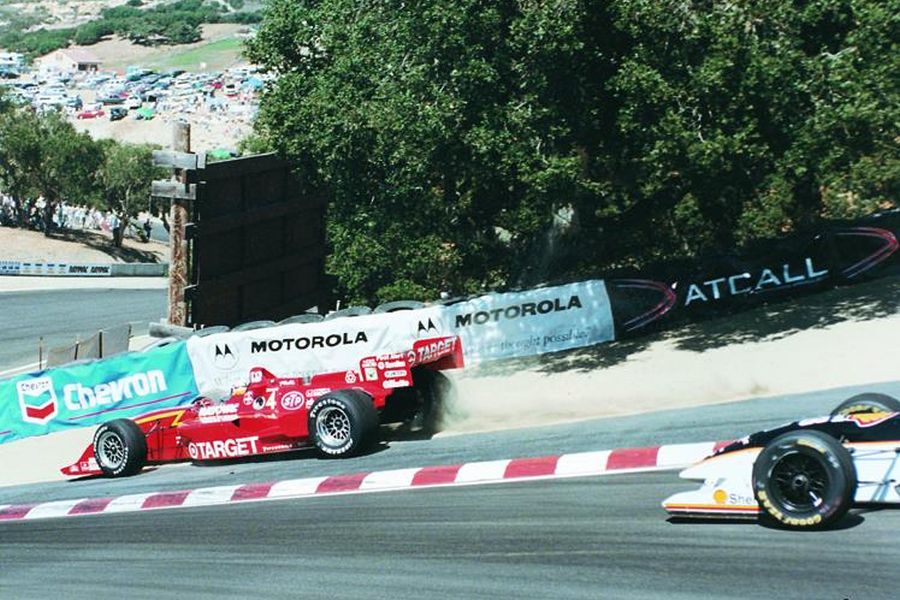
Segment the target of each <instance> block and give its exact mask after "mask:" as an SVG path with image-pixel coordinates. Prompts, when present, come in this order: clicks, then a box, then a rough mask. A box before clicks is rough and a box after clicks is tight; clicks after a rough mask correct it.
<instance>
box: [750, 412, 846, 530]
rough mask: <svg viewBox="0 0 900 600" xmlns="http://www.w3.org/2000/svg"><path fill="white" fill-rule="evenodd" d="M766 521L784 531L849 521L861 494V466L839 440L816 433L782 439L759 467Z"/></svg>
mask: <svg viewBox="0 0 900 600" xmlns="http://www.w3.org/2000/svg"><path fill="white" fill-rule="evenodd" d="M753 493H754V496H756V501H757V502H758V503H759V506H760V508H761V510H762V512H761V513H760V514H761V518H762V519H764V520H765V519H770V520H772V521H774V522H775V523H777V524H779V525H782V526H784V527H789V528H793V529H811V528H821V527H827V526H829V525H832V524H834V523H835V522H837V521H838V520H839V519H840V518H841V517H843V516H844V515H845V514H846V513H847V510H849V508H850V504H851V503H852V502H853V496H854V495H855V493H856V467H855V466H854V464H853V458H852V457H851V456H850V453H849V452H848V451H847V449H846V448H844V447H843V446H842V445H841V443H840V442H838V441H837V440H836V439H834V438H833V437H831V436H830V435H827V434H825V433H822V432H820V431H815V430H803V431H791V432H788V433H785V434H783V435H780V436H778V437H777V438H775V439H774V440H772V441H771V442H769V444H768V445H766V447H765V448H763V450H762V452H760V453H759V456H758V457H757V458H756V462H755V463H754V464H753Z"/></svg>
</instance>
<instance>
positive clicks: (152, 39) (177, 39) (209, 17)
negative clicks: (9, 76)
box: [0, 0, 260, 57]
mask: <svg viewBox="0 0 900 600" xmlns="http://www.w3.org/2000/svg"><path fill="white" fill-rule="evenodd" d="M143 6H144V4H143V2H141V1H140V0H129V1H128V2H126V3H125V4H123V5H120V6H115V7H112V8H104V9H103V10H101V11H100V18H99V19H97V20H94V21H90V22H88V23H84V24H83V25H80V26H78V27H77V28H65V29H43V28H41V29H36V30H33V29H32V27H33V26H34V25H37V24H39V23H40V20H38V19H36V18H35V17H32V16H28V15H20V14H16V13H10V12H7V11H3V12H0V21H2V22H5V23H6V25H5V26H4V27H2V29H0V47H2V48H5V49H7V50H11V51H15V52H23V53H25V54H28V55H29V56H30V57H35V56H41V55H43V54H47V53H49V52H52V51H54V50H58V49H60V48H65V47H66V46H68V45H69V44H71V43H75V44H80V45H91V44H96V43H97V42H99V41H100V40H101V39H103V38H104V37H105V36H108V35H112V34H116V35H120V36H122V37H124V38H126V39H128V40H131V41H132V42H135V43H138V44H144V45H159V44H186V43H191V42H196V41H198V40H199V39H200V37H201V36H200V25H202V24H203V23H220V22H229V23H256V22H258V21H259V20H260V15H259V13H258V12H234V11H233V10H229V9H228V8H226V7H225V6H223V5H222V4H221V3H219V2H217V1H204V0H179V1H177V2H170V3H163V4H157V5H155V6H153V7H150V8H143ZM234 8H240V7H237V6H235V7H234Z"/></svg>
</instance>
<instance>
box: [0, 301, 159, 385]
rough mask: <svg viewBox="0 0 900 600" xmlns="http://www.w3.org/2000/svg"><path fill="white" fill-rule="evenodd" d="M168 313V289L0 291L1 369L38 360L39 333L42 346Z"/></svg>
mask: <svg viewBox="0 0 900 600" xmlns="http://www.w3.org/2000/svg"><path fill="white" fill-rule="evenodd" d="M165 314H166V291H165V290H160V289H155V290H123V289H89V290H53V291H29V292H4V293H2V294H0V331H2V342H3V343H2V344H0V371H2V370H3V369H6V368H10V367H16V366H19V365H24V364H30V363H36V362H37V360H38V339H39V338H41V337H43V338H44V347H45V348H46V347H50V346H54V345H65V344H71V343H72V342H74V341H75V339H76V338H80V339H84V338H86V337H88V336H91V335H94V334H95V333H97V331H99V330H100V329H104V328H106V327H112V326H116V325H121V324H123V323H133V324H134V327H135V328H136V329H135V331H136V332H138V333H140V332H143V331H146V329H147V324H148V323H149V322H150V321H155V320H158V319H159V318H160V317H163V316H165Z"/></svg>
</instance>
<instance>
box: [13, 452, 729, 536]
mask: <svg viewBox="0 0 900 600" xmlns="http://www.w3.org/2000/svg"><path fill="white" fill-rule="evenodd" d="M723 444H724V443H723V442H702V443H697V444H671V445H665V446H649V447H645V448H620V449H617V450H602V451H599V452H581V453H577V454H561V455H556V456H540V457H534V458H515V459H506V460H491V461H486V462H471V463H465V464H460V465H441V466H432V467H420V468H412V469H397V470H392V471H374V472H370V473H355V474H352V475H332V476H327V477H307V478H304V479H288V480H285V481H275V482H268V483H251V484H243V485H225V486H218V487H208V488H199V489H196V490H181V491H175V492H151V493H144V494H130V495H127V496H118V497H111V498H78V499H76V500H59V501H55V502H43V503H35V504H14V505H0V521H21V520H33V519H50V518H60V517H75V516H80V515H92V514H101V513H103V514H106V513H124V512H137V511H145V510H158V509H163V508H182V507H191V506H217V505H223V504H232V503H237V502H250V501H260V500H285V499H291V498H304V497H310V496H327V495H334V494H360V493H369V492H387V491H397V490H410V489H417V488H428V487H442V486H461V485H481V484H490V483H503V482H511V481H527V480H536V479H557V478H563V477H584V476H589V475H604V474H613V473H627V472H637V471H662V470H670V469H677V468H683V467H687V466H689V465H692V464H694V463H695V462H697V461H699V460H701V459H703V458H705V457H706V456H708V455H710V454H712V452H713V451H714V450H716V449H717V448H719V447H721V446H722V445H723Z"/></svg>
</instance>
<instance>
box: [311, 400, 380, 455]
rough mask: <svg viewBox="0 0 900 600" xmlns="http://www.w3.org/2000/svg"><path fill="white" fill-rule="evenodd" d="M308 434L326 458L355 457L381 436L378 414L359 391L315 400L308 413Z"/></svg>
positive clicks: (370, 402) (370, 401)
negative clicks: (354, 455)
mask: <svg viewBox="0 0 900 600" xmlns="http://www.w3.org/2000/svg"><path fill="white" fill-rule="evenodd" d="M308 425H309V435H310V437H311V438H312V441H313V444H315V446H316V448H317V449H318V450H319V452H320V453H322V454H323V455H325V456H352V455H353V454H358V453H359V452H362V451H363V450H366V449H367V448H368V447H370V446H371V445H372V444H373V443H375V441H376V439H377V437H378V412H377V411H376V410H375V405H374V404H373V402H372V398H371V397H370V396H369V395H368V394H366V393H364V392H361V391H359V390H339V391H336V392H331V393H329V394H326V395H324V396H322V397H321V398H319V399H318V400H316V402H315V404H313V405H312V408H311V409H310V411H309V421H308Z"/></svg>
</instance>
